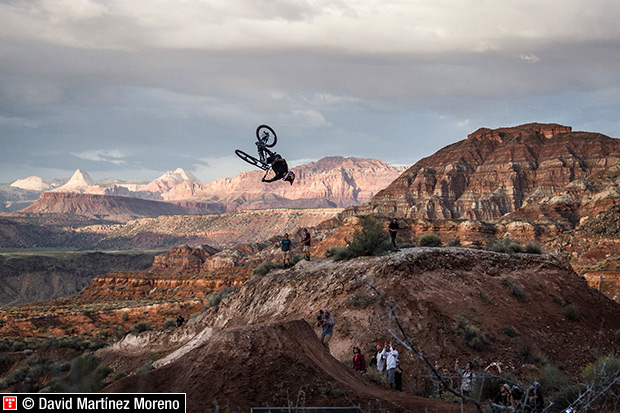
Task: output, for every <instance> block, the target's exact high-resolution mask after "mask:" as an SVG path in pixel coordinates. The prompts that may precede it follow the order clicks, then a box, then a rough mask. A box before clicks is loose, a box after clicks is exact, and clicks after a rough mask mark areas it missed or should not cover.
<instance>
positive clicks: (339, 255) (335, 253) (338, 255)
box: [325, 247, 351, 261]
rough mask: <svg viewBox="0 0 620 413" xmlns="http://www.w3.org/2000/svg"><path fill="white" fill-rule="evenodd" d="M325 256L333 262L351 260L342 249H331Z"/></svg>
mask: <svg viewBox="0 0 620 413" xmlns="http://www.w3.org/2000/svg"><path fill="white" fill-rule="evenodd" d="M325 256H326V257H328V258H330V257H331V258H333V259H334V261H343V260H348V259H349V258H351V255H350V254H349V251H348V250H347V249H346V248H342V247H331V248H330V249H328V250H327V251H326V252H325Z"/></svg>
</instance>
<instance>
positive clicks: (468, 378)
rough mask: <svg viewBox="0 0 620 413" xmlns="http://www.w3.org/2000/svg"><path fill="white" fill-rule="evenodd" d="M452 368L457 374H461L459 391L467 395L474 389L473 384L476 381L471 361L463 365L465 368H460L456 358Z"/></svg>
mask: <svg viewBox="0 0 620 413" xmlns="http://www.w3.org/2000/svg"><path fill="white" fill-rule="evenodd" d="M454 369H455V370H456V372H457V373H458V374H462V378H461V393H463V395H464V396H467V397H469V395H470V394H471V392H472V390H473V389H474V384H475V381H476V373H474V371H473V370H472V369H471V363H470V362H468V363H467V364H466V365H465V369H462V368H461V367H460V366H459V359H456V363H455V364H454Z"/></svg>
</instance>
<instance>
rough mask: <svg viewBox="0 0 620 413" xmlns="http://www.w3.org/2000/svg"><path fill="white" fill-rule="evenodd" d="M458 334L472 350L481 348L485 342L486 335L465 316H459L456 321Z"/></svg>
mask: <svg viewBox="0 0 620 413" xmlns="http://www.w3.org/2000/svg"><path fill="white" fill-rule="evenodd" d="M456 327H457V330H458V333H459V335H460V336H461V338H462V339H463V343H464V344H465V345H466V346H468V347H470V348H473V349H474V350H482V349H483V348H484V346H485V344H486V343H487V341H488V339H487V335H486V334H485V333H484V332H483V331H482V330H480V329H479V328H478V327H476V326H475V325H473V324H470V323H469V320H467V319H466V318H465V317H459V318H458V319H457V322H456Z"/></svg>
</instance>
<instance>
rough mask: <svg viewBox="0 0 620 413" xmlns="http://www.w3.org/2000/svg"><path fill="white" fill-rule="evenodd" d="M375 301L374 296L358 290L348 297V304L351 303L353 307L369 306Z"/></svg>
mask: <svg viewBox="0 0 620 413" xmlns="http://www.w3.org/2000/svg"><path fill="white" fill-rule="evenodd" d="M374 302H375V298H374V297H372V296H370V295H368V294H364V293H361V292H357V293H355V294H353V295H352V296H350V297H349V298H348V299H347V304H349V305H351V306H352V307H356V308H367V307H368V306H370V305H372V304H373V303H374Z"/></svg>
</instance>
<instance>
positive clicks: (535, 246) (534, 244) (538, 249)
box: [523, 241, 543, 254]
mask: <svg viewBox="0 0 620 413" xmlns="http://www.w3.org/2000/svg"><path fill="white" fill-rule="evenodd" d="M523 252H525V253H527V254H542V252H543V245H542V244H541V243H540V242H538V241H528V242H526V243H525V247H523Z"/></svg>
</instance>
